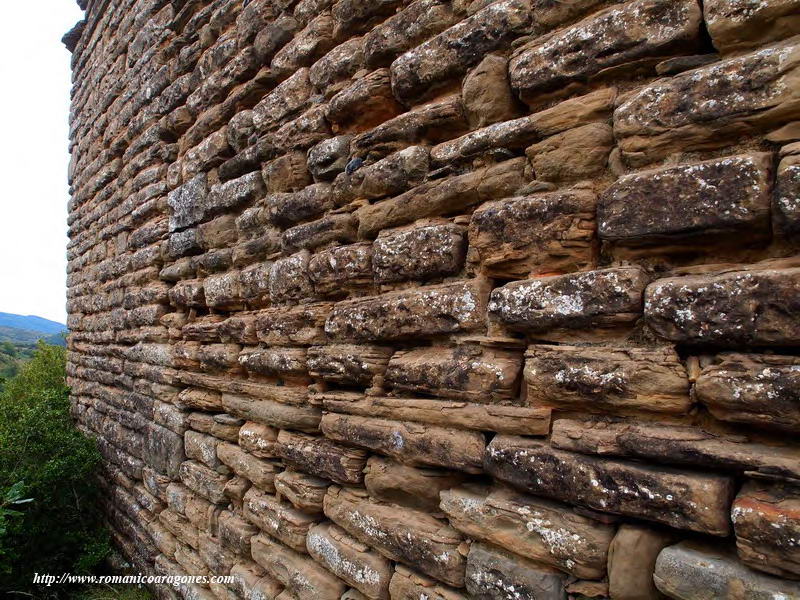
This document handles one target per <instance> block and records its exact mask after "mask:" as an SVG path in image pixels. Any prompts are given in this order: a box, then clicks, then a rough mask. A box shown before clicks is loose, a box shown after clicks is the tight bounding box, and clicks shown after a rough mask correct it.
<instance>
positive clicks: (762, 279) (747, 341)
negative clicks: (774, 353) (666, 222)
mask: <svg viewBox="0 0 800 600" xmlns="http://www.w3.org/2000/svg"><path fill="white" fill-rule="evenodd" d="M798 290H800V268H789V269H753V270H747V271H745V270H742V271H732V272H728V273H722V274H718V275H694V276H689V277H673V278H668V279H661V280H658V281H656V282H654V283H653V284H651V285H650V286H648V288H647V291H646V293H645V309H644V310H645V320H646V322H647V324H648V325H649V326H650V327H651V328H652V329H653V330H654V331H655V332H656V333H657V334H659V335H660V336H662V337H664V338H666V339H668V340H670V341H674V342H685V343H692V344H715V345H720V346H734V345H736V346H739V345H754V346H792V345H796V344H797V342H798V340H800V323H798V321H797V319H795V318H794V317H793V315H796V314H798V310H800V294H798Z"/></svg>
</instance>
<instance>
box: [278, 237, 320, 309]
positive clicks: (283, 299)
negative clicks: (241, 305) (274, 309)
mask: <svg viewBox="0 0 800 600" xmlns="http://www.w3.org/2000/svg"><path fill="white" fill-rule="evenodd" d="M309 260H311V255H310V254H309V253H308V250H301V251H300V252H297V253H295V254H292V255H291V256H288V257H286V258H280V259H278V260H276V261H275V262H274V263H272V268H271V269H270V273H269V297H270V300H271V301H272V303H273V304H296V303H298V302H301V301H303V300H308V299H310V298H312V297H313V295H314V286H313V284H312V283H311V278H310V277H309V276H308V262H309Z"/></svg>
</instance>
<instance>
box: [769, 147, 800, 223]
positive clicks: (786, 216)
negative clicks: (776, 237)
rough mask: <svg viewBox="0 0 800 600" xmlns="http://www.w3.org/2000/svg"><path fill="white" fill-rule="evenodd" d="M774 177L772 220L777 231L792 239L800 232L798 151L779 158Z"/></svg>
mask: <svg viewBox="0 0 800 600" xmlns="http://www.w3.org/2000/svg"><path fill="white" fill-rule="evenodd" d="M798 151H800V147H798ZM776 179H777V181H776V184H775V196H774V197H773V205H772V206H773V222H774V224H775V229H776V230H777V232H778V233H780V234H781V235H783V236H784V237H786V238H790V239H792V238H794V236H796V235H797V234H798V233H800V200H798V198H800V152H795V153H794V154H790V155H789V156H786V157H784V158H783V159H782V160H781V162H780V164H779V165H778V173H777V177H776Z"/></svg>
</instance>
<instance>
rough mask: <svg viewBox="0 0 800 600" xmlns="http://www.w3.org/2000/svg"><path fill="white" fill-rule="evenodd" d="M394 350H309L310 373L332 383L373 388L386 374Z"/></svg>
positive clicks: (344, 347)
mask: <svg viewBox="0 0 800 600" xmlns="http://www.w3.org/2000/svg"><path fill="white" fill-rule="evenodd" d="M393 352H394V350H393V349H392V348H389V347H385V346H369V345H356V344H332V345H329V346H313V347H311V348H309V349H308V370H309V374H310V375H311V376H312V377H319V378H320V379H322V380H324V381H328V382H330V383H337V384H340V385H355V386H361V387H370V386H371V385H372V383H373V381H374V379H375V377H377V376H380V375H383V374H384V372H385V371H386V365H387V364H388V363H389V358H390V357H391V356H392V354H393Z"/></svg>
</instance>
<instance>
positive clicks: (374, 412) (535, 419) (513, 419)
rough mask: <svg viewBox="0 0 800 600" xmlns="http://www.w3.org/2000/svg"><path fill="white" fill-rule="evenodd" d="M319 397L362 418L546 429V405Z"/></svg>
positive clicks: (530, 431) (531, 431)
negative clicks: (528, 406) (542, 406)
mask: <svg viewBox="0 0 800 600" xmlns="http://www.w3.org/2000/svg"><path fill="white" fill-rule="evenodd" d="M321 399H322V404H323V406H324V407H325V409H326V410H330V411H331V412H337V413H344V414H352V415H359V416H362V417H377V418H384V419H402V420H404V421H415V422H418V423H425V424H431V425H440V426H443V427H455V428H458V429H474V430H477V431H496V432H502V433H511V434H519V435H547V433H548V432H549V431H550V409H549V408H527V407H524V406H505V405H498V404H476V403H474V402H460V401H450V402H447V401H444V400H432V399H424V398H385V397H373V396H366V397H365V396H362V395H361V394H354V393H349V392H329V393H325V394H321Z"/></svg>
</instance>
